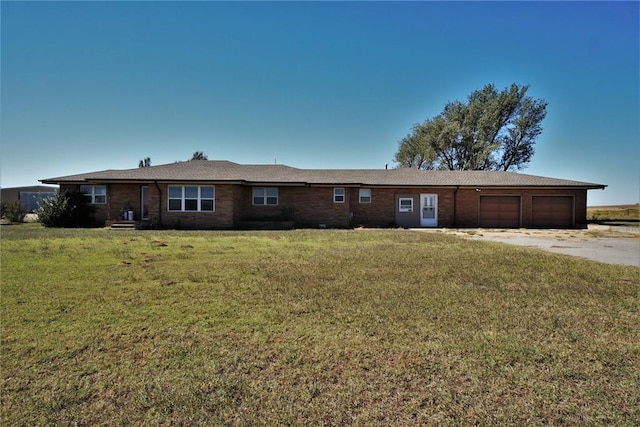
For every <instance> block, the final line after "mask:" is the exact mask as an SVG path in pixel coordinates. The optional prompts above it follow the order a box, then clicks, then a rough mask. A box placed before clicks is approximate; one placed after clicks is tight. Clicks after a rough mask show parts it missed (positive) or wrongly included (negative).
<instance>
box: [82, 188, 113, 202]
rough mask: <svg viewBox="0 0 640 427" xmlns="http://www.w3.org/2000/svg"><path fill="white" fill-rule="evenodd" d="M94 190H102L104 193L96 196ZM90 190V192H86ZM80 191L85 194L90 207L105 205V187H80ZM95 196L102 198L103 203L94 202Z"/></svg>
mask: <svg viewBox="0 0 640 427" xmlns="http://www.w3.org/2000/svg"><path fill="white" fill-rule="evenodd" d="M96 188H104V193H102V194H96ZM86 190H90V191H86ZM80 191H81V192H83V193H84V194H85V197H87V198H88V199H89V200H90V201H89V203H91V204H92V205H106V204H107V186H106V185H81V186H80ZM97 196H104V202H96V197H97Z"/></svg>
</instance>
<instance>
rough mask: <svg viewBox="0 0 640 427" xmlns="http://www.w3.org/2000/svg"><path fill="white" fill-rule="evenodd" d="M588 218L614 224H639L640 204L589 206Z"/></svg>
mask: <svg viewBox="0 0 640 427" xmlns="http://www.w3.org/2000/svg"><path fill="white" fill-rule="evenodd" d="M587 220H589V221H592V222H599V223H612V225H616V224H618V225H639V224H638V223H640V205H638V204H635V205H616V206H589V207H587Z"/></svg>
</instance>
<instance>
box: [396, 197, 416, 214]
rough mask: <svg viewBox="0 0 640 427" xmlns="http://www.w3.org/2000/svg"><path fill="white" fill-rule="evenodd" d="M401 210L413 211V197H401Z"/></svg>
mask: <svg viewBox="0 0 640 427" xmlns="http://www.w3.org/2000/svg"><path fill="white" fill-rule="evenodd" d="M398 211H399V212H413V199H409V198H400V199H399V206H398Z"/></svg>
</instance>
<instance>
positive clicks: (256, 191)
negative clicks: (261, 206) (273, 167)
mask: <svg viewBox="0 0 640 427" xmlns="http://www.w3.org/2000/svg"><path fill="white" fill-rule="evenodd" d="M257 197H264V188H259V187H256V188H254V189H253V198H254V199H256V198H257Z"/></svg>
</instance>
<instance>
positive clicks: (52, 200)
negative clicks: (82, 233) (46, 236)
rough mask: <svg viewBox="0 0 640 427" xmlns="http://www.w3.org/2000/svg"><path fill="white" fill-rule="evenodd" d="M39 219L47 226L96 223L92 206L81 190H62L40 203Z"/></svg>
mask: <svg viewBox="0 0 640 427" xmlns="http://www.w3.org/2000/svg"><path fill="white" fill-rule="evenodd" d="M37 212H38V221H40V223H41V224H42V225H44V226H45V227H87V226H91V225H94V224H95V219H94V216H93V214H94V213H95V207H94V206H92V205H91V204H90V203H89V201H88V200H87V198H86V197H85V195H84V194H83V193H81V192H79V191H61V192H60V193H58V194H57V195H55V196H53V197H49V198H47V199H44V200H43V201H41V202H40V203H39V208H38V211H37Z"/></svg>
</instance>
